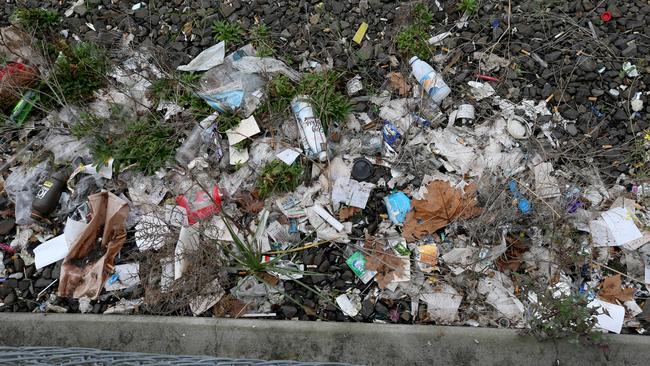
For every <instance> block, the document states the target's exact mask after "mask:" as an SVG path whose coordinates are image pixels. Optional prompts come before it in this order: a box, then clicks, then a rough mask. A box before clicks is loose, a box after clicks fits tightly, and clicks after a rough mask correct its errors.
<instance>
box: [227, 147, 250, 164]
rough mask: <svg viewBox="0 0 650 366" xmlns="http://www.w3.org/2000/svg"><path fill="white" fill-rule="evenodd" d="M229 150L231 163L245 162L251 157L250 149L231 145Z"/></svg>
mask: <svg viewBox="0 0 650 366" xmlns="http://www.w3.org/2000/svg"><path fill="white" fill-rule="evenodd" d="M228 151H229V153H230V165H237V164H244V163H245V162H247V161H248V159H249V156H248V149H238V148H236V147H234V146H231V147H230V149H228Z"/></svg>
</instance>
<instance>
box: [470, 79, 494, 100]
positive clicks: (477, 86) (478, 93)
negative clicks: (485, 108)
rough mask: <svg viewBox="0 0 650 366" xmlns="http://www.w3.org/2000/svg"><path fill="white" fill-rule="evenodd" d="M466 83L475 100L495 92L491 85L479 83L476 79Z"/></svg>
mask: <svg viewBox="0 0 650 366" xmlns="http://www.w3.org/2000/svg"><path fill="white" fill-rule="evenodd" d="M467 84H469V86H470V87H471V88H472V94H473V95H474V98H475V99H476V100H481V99H485V98H487V97H490V96H492V95H494V93H496V91H495V90H494V88H493V87H492V85H490V84H488V83H479V82H477V81H468V82H467Z"/></svg>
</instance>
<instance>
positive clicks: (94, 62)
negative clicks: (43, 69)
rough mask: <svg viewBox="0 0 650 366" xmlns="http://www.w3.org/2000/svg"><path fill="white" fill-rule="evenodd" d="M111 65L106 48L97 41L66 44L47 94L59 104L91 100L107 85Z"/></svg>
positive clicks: (58, 59)
mask: <svg viewBox="0 0 650 366" xmlns="http://www.w3.org/2000/svg"><path fill="white" fill-rule="evenodd" d="M108 66H109V63H108V58H107V55H106V51H105V50H104V49H102V48H101V47H99V46H97V45H96V44H94V43H90V42H81V43H78V44H75V45H73V46H72V47H66V48H65V49H64V50H63V51H62V52H61V53H60V54H59V57H58V58H57V60H56V62H55V67H54V73H53V75H52V77H51V78H50V82H48V84H47V88H49V91H46V92H45V94H46V95H47V96H48V98H50V99H54V100H56V102H57V103H59V104H63V103H65V102H71V103H77V102H85V101H88V100H90V99H92V98H93V93H94V92H95V91H97V90H98V89H100V88H102V87H104V86H105V85H106V72H107V70H108Z"/></svg>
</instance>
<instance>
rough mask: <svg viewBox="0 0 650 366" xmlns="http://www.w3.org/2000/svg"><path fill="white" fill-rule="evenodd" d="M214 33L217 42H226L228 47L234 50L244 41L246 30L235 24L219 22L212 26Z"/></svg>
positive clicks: (224, 21)
mask: <svg viewBox="0 0 650 366" xmlns="http://www.w3.org/2000/svg"><path fill="white" fill-rule="evenodd" d="M212 32H213V33H214V39H215V40H216V41H224V42H226V47H228V48H232V47H233V46H237V45H239V44H241V43H242V42H243V41H244V29H242V27H241V26H240V25H239V24H237V23H233V22H229V21H226V20H218V21H216V22H214V23H213V24H212Z"/></svg>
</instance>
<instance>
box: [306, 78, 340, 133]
mask: <svg viewBox="0 0 650 366" xmlns="http://www.w3.org/2000/svg"><path fill="white" fill-rule="evenodd" d="M341 76H342V74H339V73H336V72H332V71H329V72H320V73H314V74H308V75H305V76H304V77H303V79H302V81H301V83H300V85H299V94H303V95H307V96H309V100H310V102H311V103H312V106H313V108H314V113H316V115H317V116H318V118H320V120H321V122H322V123H323V127H324V128H325V130H327V128H328V127H329V126H330V125H331V124H332V123H334V122H341V121H343V120H345V118H346V116H347V115H348V113H350V111H351V110H352V105H351V104H350V102H349V101H348V98H347V97H346V95H344V94H343V93H342V92H340V91H339V88H338V84H339V80H340V79H341Z"/></svg>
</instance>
